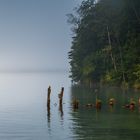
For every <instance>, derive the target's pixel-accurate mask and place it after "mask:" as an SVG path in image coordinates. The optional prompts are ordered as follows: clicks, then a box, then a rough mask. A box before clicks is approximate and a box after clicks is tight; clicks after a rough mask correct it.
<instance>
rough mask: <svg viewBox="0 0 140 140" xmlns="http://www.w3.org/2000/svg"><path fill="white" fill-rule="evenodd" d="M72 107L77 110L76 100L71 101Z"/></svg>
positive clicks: (77, 103) (77, 102)
mask: <svg viewBox="0 0 140 140" xmlns="http://www.w3.org/2000/svg"><path fill="white" fill-rule="evenodd" d="M72 106H73V109H74V110H75V109H78V108H79V101H78V100H77V99H76V98H75V99H73V102H72Z"/></svg>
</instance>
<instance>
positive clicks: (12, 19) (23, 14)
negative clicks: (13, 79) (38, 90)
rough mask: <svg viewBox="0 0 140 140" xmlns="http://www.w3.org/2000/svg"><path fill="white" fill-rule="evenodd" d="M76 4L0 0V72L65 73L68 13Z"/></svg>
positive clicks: (39, 0) (67, 44) (69, 36)
mask: <svg viewBox="0 0 140 140" xmlns="http://www.w3.org/2000/svg"><path fill="white" fill-rule="evenodd" d="M79 2H80V0H79V1H76V0H72V1H66V0H60V1H54V0H52V1H48V0H20V1H19V0H12V1H11V0H2V1H0V30H1V32H0V72H8V71H9V72H10V71H11V72H12V71H45V70H48V71H49V70H55V69H58V70H68V68H69V63H68V61H69V60H68V51H69V50H70V47H71V37H72V36H71V31H70V26H69V24H68V23H67V16H66V15H67V14H69V13H72V12H73V9H74V7H76V6H77V5H78V3H79Z"/></svg>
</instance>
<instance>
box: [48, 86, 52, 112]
mask: <svg viewBox="0 0 140 140" xmlns="http://www.w3.org/2000/svg"><path fill="white" fill-rule="evenodd" d="M50 94H51V86H49V87H48V95H47V107H48V109H50Z"/></svg>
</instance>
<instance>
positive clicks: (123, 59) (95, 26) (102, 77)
mask: <svg viewBox="0 0 140 140" xmlns="http://www.w3.org/2000/svg"><path fill="white" fill-rule="evenodd" d="M139 7H140V1H139V0H98V1H96V0H84V1H82V3H81V5H80V6H79V7H77V8H75V13H74V14H69V15H68V22H69V23H70V24H72V25H73V26H72V32H73V37H72V46H71V51H70V52H69V59H70V65H71V78H72V80H73V81H75V82H79V83H84V82H85V81H90V82H92V83H94V82H107V83H109V82H111V83H113V84H121V83H130V85H133V84H134V83H136V82H137V83H139V82H140V56H139V54H140V49H139V48H140V14H139V13H140V8H139Z"/></svg>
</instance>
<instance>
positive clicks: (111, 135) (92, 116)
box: [71, 87, 140, 140]
mask: <svg viewBox="0 0 140 140" xmlns="http://www.w3.org/2000/svg"><path fill="white" fill-rule="evenodd" d="M98 91H99V92H98V95H97V96H98V98H99V99H101V100H102V108H101V110H97V109H96V108H87V107H85V105H86V104H88V103H92V104H95V101H96V98H97V97H96V94H95V91H94V89H86V88H82V87H72V88H71V100H72V99H73V98H76V99H78V100H79V108H78V109H77V110H76V111H73V110H71V116H72V121H73V127H72V130H73V133H74V139H86V140H90V139H95V140H96V139H98V140H102V139H105V140H108V139H111V140H118V139H119V140H124V139H127V140H132V139H137V138H138V137H140V134H139V131H140V127H139V115H138V113H139V109H140V108H139V106H137V108H136V109H135V110H133V111H131V110H127V109H124V108H122V105H124V104H125V103H126V101H127V100H128V99H129V100H130V98H132V97H133V99H134V100H135V101H138V100H137V99H138V96H139V95H138V94H137V93H135V92H133V91H131V90H128V91H125V92H124V91H123V90H121V89H118V88H102V89H99V90H98ZM112 98H114V99H115V100H116V103H115V104H114V105H113V106H112V105H109V99H112Z"/></svg>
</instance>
